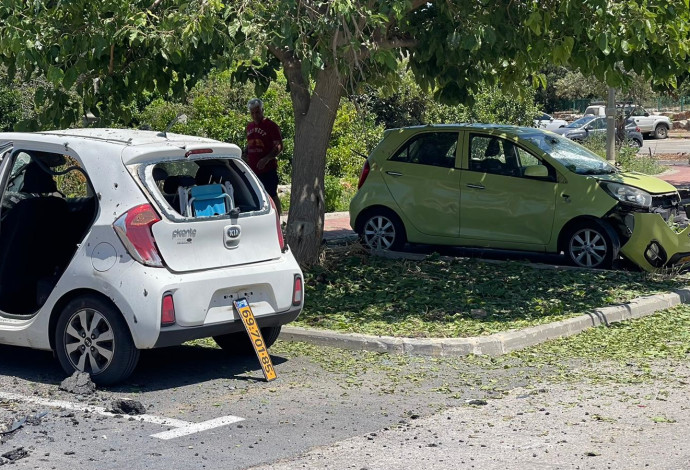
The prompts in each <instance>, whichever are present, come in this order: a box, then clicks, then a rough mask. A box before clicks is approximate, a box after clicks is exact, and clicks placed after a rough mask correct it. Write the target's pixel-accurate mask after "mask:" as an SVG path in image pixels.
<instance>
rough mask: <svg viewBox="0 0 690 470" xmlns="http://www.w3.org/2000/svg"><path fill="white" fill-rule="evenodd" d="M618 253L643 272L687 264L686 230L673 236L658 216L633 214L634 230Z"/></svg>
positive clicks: (689, 255)
mask: <svg viewBox="0 0 690 470" xmlns="http://www.w3.org/2000/svg"><path fill="white" fill-rule="evenodd" d="M621 253H622V254H623V255H624V256H625V257H626V258H628V259H629V260H630V261H632V262H633V263H635V264H637V265H638V266H639V267H640V268H642V269H644V270H645V271H657V270H659V269H661V268H664V267H671V266H681V265H684V264H687V263H689V262H690V227H686V228H685V229H683V230H682V231H680V232H676V231H675V230H673V229H672V228H671V227H669V226H668V225H667V224H666V222H665V221H664V219H663V218H662V217H661V216H660V215H659V214H643V213H635V214H634V228H633V233H632V235H631V237H630V239H629V240H628V241H627V243H626V244H625V245H623V246H622V247H621Z"/></svg>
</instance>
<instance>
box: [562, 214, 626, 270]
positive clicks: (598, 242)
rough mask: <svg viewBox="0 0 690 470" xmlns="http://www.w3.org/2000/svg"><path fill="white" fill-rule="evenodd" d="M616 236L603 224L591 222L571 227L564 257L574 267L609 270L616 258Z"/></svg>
mask: <svg viewBox="0 0 690 470" xmlns="http://www.w3.org/2000/svg"><path fill="white" fill-rule="evenodd" d="M618 248H619V243H618V240H617V237H616V234H615V233H614V232H613V231H612V230H609V229H607V227H605V226H604V225H603V223H601V222H598V221H591V222H585V223H580V224H578V225H576V226H575V227H573V228H572V229H571V230H570V231H569V232H568V236H567V241H566V250H565V251H566V256H567V257H568V258H569V260H570V261H571V262H572V263H573V264H575V265H576V266H580V267H583V268H599V269H609V268H611V266H612V265H613V260H614V259H616V258H617V257H618Z"/></svg>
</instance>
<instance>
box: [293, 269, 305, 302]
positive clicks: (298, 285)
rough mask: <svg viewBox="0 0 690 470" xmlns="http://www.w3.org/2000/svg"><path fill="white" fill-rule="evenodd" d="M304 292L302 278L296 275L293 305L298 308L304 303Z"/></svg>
mask: <svg viewBox="0 0 690 470" xmlns="http://www.w3.org/2000/svg"><path fill="white" fill-rule="evenodd" d="M303 292H304V291H303V289H302V278H301V277H300V276H299V275H295V282H294V284H293V285H292V305H294V306H297V305H300V304H301V303H302V298H303V296H304V293H303Z"/></svg>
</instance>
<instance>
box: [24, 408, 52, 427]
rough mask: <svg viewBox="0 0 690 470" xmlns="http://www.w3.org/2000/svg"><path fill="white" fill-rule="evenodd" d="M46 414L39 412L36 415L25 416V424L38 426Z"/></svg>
mask: <svg viewBox="0 0 690 470" xmlns="http://www.w3.org/2000/svg"><path fill="white" fill-rule="evenodd" d="M47 414H48V412H47V411H41V412H40V413H36V414H35V415H29V416H27V417H26V418H25V419H26V424H30V425H32V426H38V425H39V424H41V420H42V419H43V417H44V416H46V415H47Z"/></svg>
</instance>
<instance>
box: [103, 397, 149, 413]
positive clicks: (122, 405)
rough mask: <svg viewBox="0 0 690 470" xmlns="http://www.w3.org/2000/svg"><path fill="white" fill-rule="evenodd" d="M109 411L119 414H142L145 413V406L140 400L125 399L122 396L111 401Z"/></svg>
mask: <svg viewBox="0 0 690 470" xmlns="http://www.w3.org/2000/svg"><path fill="white" fill-rule="evenodd" d="M108 411H110V412H111V413H115V414H121V415H143V414H146V408H145V407H144V405H142V404H141V402H138V401H136V400H126V399H122V398H116V399H115V400H113V401H112V403H111V405H110V409H109V410H108Z"/></svg>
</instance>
